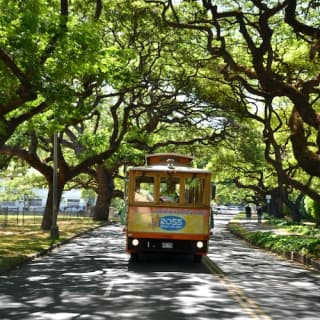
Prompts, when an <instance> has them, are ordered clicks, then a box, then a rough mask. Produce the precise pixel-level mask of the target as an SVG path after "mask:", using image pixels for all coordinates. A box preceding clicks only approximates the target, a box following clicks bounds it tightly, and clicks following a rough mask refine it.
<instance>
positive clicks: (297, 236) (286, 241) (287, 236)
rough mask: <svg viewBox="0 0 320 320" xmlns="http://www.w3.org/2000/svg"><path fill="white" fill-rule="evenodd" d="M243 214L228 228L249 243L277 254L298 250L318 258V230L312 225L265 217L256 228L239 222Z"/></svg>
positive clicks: (319, 248) (319, 250) (319, 244)
mask: <svg viewBox="0 0 320 320" xmlns="http://www.w3.org/2000/svg"><path fill="white" fill-rule="evenodd" d="M241 219H243V215H241V214H240V215H238V216H237V217H236V219H234V220H232V221H231V222H230V223H229V225H228V229H229V230H230V231H231V232H232V233H234V234H236V235H237V236H239V237H241V238H243V239H245V240H247V241H248V242H249V243H251V244H253V245H255V246H257V247H260V248H263V249H266V250H270V251H273V252H276V253H278V254H284V253H287V252H298V253H299V254H302V255H305V256H307V257H309V258H314V259H319V258H320V230H319V229H318V228H315V227H314V226H313V225H301V224H294V223H292V222H289V221H286V220H285V219H267V220H265V222H264V223H263V224H262V225H259V226H257V228H256V230H252V229H250V228H247V227H246V226H245V224H242V223H240V221H239V220H241Z"/></svg>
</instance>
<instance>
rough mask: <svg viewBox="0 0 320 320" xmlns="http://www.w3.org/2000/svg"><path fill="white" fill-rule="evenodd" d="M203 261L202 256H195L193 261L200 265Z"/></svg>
mask: <svg viewBox="0 0 320 320" xmlns="http://www.w3.org/2000/svg"><path fill="white" fill-rule="evenodd" d="M201 260H202V256H201V255H197V254H195V255H194V256H193V261H194V262H196V263H200V262H201Z"/></svg>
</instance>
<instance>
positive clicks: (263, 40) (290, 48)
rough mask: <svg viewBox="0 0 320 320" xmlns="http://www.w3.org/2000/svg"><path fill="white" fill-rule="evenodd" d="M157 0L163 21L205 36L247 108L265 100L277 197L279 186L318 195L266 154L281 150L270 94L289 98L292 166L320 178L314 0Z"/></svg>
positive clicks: (266, 130) (266, 135)
mask: <svg viewBox="0 0 320 320" xmlns="http://www.w3.org/2000/svg"><path fill="white" fill-rule="evenodd" d="M146 2H148V3H154V2H155V1H146ZM159 3H161V4H162V5H163V12H162V17H163V19H164V21H165V22H166V23H167V24H168V25H170V26H171V27H173V28H176V29H179V30H186V32H189V31H190V30H193V31H197V32H198V34H199V36H201V37H202V36H203V35H204V34H206V35H207V51H208V53H209V54H210V56H211V58H212V59H213V60H215V61H218V62H219V65H221V61H223V67H222V68H221V69H220V71H221V73H222V74H223V76H224V80H225V81H227V82H228V84H229V85H230V86H231V87H232V88H235V89H236V90H235V92H236V94H237V95H238V96H239V101H244V102H245V104H244V105H245V106H246V105H247V106H249V105H250V104H251V105H252V102H251V103H250V101H253V100H256V102H257V105H258V106H259V104H261V102H262V105H264V109H265V110H264V118H263V119H262V120H263V122H262V123H263V124H264V131H263V132H264V141H265V142H266V156H267V160H268V162H269V163H271V162H272V165H273V167H274V168H275V169H276V172H277V176H278V190H279V192H280V195H281V199H282V200H281V201H286V198H287V197H286V195H285V189H283V187H282V186H283V184H285V185H290V186H291V187H294V188H298V189H299V190H301V191H302V190H303V191H307V192H308V193H309V194H310V195H311V196H312V197H314V198H318V197H319V195H318V194H317V192H315V191H314V190H311V189H310V187H308V182H307V184H305V185H301V184H299V181H296V180H293V179H292V178H289V177H288V176H287V175H286V173H287V172H288V171H289V170H287V171H286V170H284V168H282V167H281V162H282V159H281V158H278V156H276V158H275V157H274V156H273V155H276V154H278V155H280V154H279V152H278V151H279V145H277V143H276V140H275V139H274V130H275V128H279V126H278V125H277V126H276V127H275V128H274V127H272V126H270V124H271V123H272V121H274V119H277V117H278V115H277V111H276V110H275V109H274V108H273V106H272V102H273V101H274V99H275V98H277V99H279V98H280V99H282V100H285V101H287V102H290V104H287V105H288V109H289V108H290V109H289V110H290V112H291V115H290V121H288V122H287V123H286V125H287V133H288V139H287V140H288V141H289V140H290V141H291V147H292V150H293V154H294V156H295V158H296V160H297V163H298V165H299V166H300V167H301V168H302V169H303V170H304V171H305V172H307V173H308V174H309V175H310V176H311V177H312V176H317V177H319V174H320V172H319V168H320V166H319V160H320V158H319V139H318V136H319V119H320V118H319V114H318V112H317V110H318V101H319V99H318V97H319V89H318V86H319V81H320V78H319V63H318V59H319V48H318V46H317V43H318V42H319V28H317V21H316V20H315V19H316V18H315V17H317V16H318V11H319V5H318V4H317V3H315V2H314V1H308V2H302V1H301V2H298V1H280V2H279V1H278V2H275V3H273V2H271V3H270V2H269V3H268V4H265V3H262V2H257V1H252V2H242V3H238V2H237V3H235V2H231V1H228V2H226V1H223V2H221V1H216V2H215V4H213V3H212V1H201V2H196V3H195V2H184V1H183V2H179V3H176V4H174V3H173V1H157V4H158V5H159ZM298 17H299V18H298ZM242 48H244V50H243V49H242ZM208 70H210V69H208ZM301 75H303V77H302V76H301ZM212 78H213V76H212ZM215 78H217V77H216V75H215ZM259 98H260V101H261V102H259ZM261 99H262V100H261ZM242 110H248V107H247V108H244V109H242ZM245 113H246V112H245ZM278 119H279V118H278ZM276 130H277V129H276ZM309 132H311V133H312V134H309ZM277 150H278V151H277Z"/></svg>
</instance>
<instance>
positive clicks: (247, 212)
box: [245, 204, 251, 220]
mask: <svg viewBox="0 0 320 320" xmlns="http://www.w3.org/2000/svg"><path fill="white" fill-rule="evenodd" d="M245 210H246V217H247V220H251V207H250V206H249V205H248V204H247V205H246V208H245Z"/></svg>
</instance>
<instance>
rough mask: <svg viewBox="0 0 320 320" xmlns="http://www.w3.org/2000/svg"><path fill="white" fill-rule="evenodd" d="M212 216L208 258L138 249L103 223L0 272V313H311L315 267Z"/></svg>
mask: <svg viewBox="0 0 320 320" xmlns="http://www.w3.org/2000/svg"><path fill="white" fill-rule="evenodd" d="M231 216H232V214H231V213H230V212H226V213H224V214H222V215H219V216H216V221H215V231H214V235H213V236H212V240H211V245H210V254H209V258H210V260H209V259H204V261H203V263H202V264H195V263H193V262H192V259H191V257H188V256H166V255H163V256H154V255H148V256H144V257H142V259H141V261H139V262H138V263H130V262H129V257H128V255H127V254H126V253H125V252H124V245H125V243H124V235H123V233H122V228H121V227H120V226H117V225H113V226H107V227H103V228H100V229H98V230H95V231H94V232H92V233H90V234H87V235H84V236H82V237H80V238H77V239H75V240H73V241H72V242H70V243H68V244H66V245H64V246H62V247H60V248H57V249H55V250H54V251H53V252H52V253H51V254H49V255H47V256H45V257H41V258H39V259H37V260H35V261H33V262H31V263H29V264H28V265H26V266H24V267H22V268H21V269H20V270H16V271H14V272H11V273H9V274H7V275H5V276H1V277H0V319H1V320H7V319H19V320H22V319H23V320H29V319H33V320H38V319H41V320H43V319H48V320H50V319H55V320H69V319H70V320H71V319H90V320H100V319H101V320H102V319H119V320H122V319H134V320H136V319H139V320H140V319H141V320H144V319H145V320H147V319H148V320H158V319H159V320H171V319H172V320H176V319H181V320H182V319H183V320H184V319H185V320H189V319H190V320H191V319H192V320H196V319H199V320H209V319H210V320H211V319H318V310H319V306H320V302H319V294H318V292H319V287H320V276H319V274H316V273H312V272H310V271H307V270H305V269H303V268H300V267H296V266H294V265H293V264H292V263H289V262H286V261H284V260H282V259H280V258H277V257H275V256H272V255H269V254H266V253H263V252H261V251H259V250H256V249H253V248H249V247H248V246H247V245H246V244H245V243H244V242H242V241H240V240H238V239H236V238H234V237H233V236H232V235H230V234H229V233H228V232H227V231H226V229H225V228H224V227H225V224H226V223H227V221H228V219H230V218H231Z"/></svg>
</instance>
